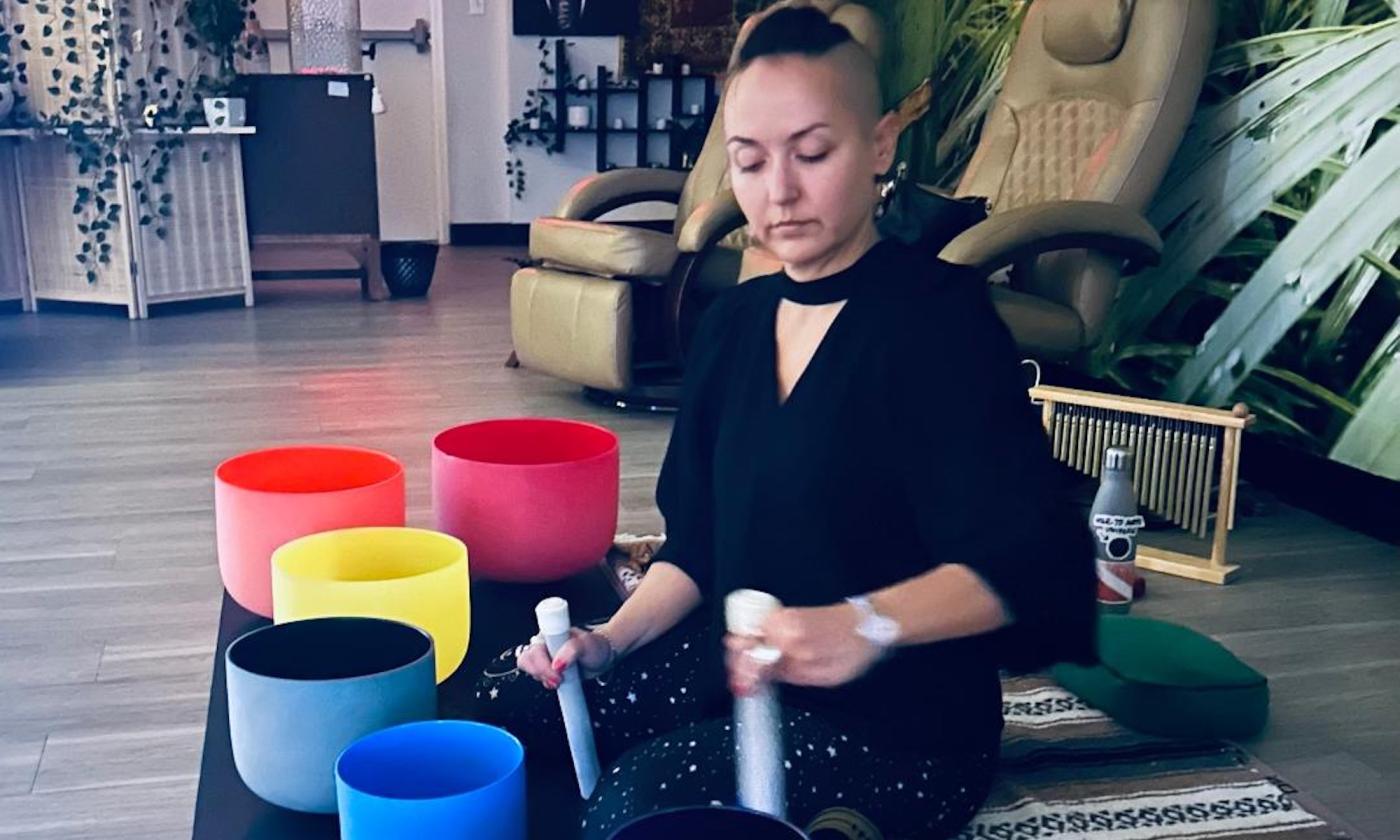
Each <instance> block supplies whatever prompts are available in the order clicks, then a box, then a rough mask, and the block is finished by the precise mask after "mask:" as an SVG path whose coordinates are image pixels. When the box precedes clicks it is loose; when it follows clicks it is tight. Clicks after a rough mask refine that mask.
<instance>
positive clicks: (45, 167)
mask: <svg viewBox="0 0 1400 840" xmlns="http://www.w3.org/2000/svg"><path fill="white" fill-rule="evenodd" d="M76 161H77V159H76V158H75V157H73V156H72V155H70V154H68V152H67V148H66V146H65V143H64V140H63V138H61V137H41V138H39V139H37V140H33V141H28V142H25V143H24V144H23V145H22V146H21V147H20V166H22V167H23V168H24V212H25V217H26V221H27V223H28V229H29V254H30V259H31V263H32V265H33V269H34V274H33V276H32V277H31V278H30V280H31V282H32V284H33V288H34V295H35V297H40V298H52V299H55V300H78V301H93V302H98V303H121V304H130V303H132V301H133V295H134V290H133V288H132V283H131V274H130V271H129V268H128V267H129V266H130V265H131V253H130V250H129V248H128V247H127V231H126V228H125V224H126V214H122V215H121V217H120V219H119V221H118V223H117V224H116V225H115V226H114V227H113V229H112V231H111V233H110V234H109V235H110V237H111V240H110V241H111V243H112V262H111V264H110V265H108V266H105V267H102V268H101V270H100V271H99V272H98V276H97V282H95V283H89V282H88V279H87V276H86V272H85V270H84V269H83V266H82V264H80V263H79V262H78V260H77V255H78V254H79V253H81V251H82V247H83V236H82V234H81V233H79V232H78V227H77V220H76V219H75V218H74V216H73V195H74V193H75V192H76V190H77V186H78V171H77V164H76Z"/></svg>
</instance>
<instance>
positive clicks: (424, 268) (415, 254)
mask: <svg viewBox="0 0 1400 840" xmlns="http://www.w3.org/2000/svg"><path fill="white" fill-rule="evenodd" d="M437 254H438V244H437V243H436V242H385V243H383V244H381V245H380V246H379V263H380V266H381V269H382V270H383V272H384V283H385V285H387V286H388V287H389V293H390V294H392V295H393V296H394V297H422V296H423V295H426V294H427V293H428V287H429V286H430V285H432V283H433V269H434V268H436V267H437Z"/></svg>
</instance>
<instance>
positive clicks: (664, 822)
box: [608, 805, 807, 840]
mask: <svg viewBox="0 0 1400 840" xmlns="http://www.w3.org/2000/svg"><path fill="white" fill-rule="evenodd" d="M715 837H735V838H740V837H742V838H743V840H807V835H805V834H803V833H802V832H801V831H799V830H798V828H797V826H795V825H793V824H792V823H789V822H785V821H783V820H780V819H778V818H777V817H770V816H768V815H767V814H762V813H759V812H758V811H750V810H748V809H747V808H733V807H729V806H718V805H702V806H696V807H690V808H670V809H667V810H665V811H656V812H654V813H650V814H647V815H646V816H642V817H638V818H637V819H635V820H632V821H631V822H629V823H627V824H626V825H624V826H623V827H622V828H619V829H618V830H617V831H614V832H613V833H612V835H611V836H610V837H609V838H608V840H713V838H715Z"/></svg>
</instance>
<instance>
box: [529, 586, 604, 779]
mask: <svg viewBox="0 0 1400 840" xmlns="http://www.w3.org/2000/svg"><path fill="white" fill-rule="evenodd" d="M535 617H536V618H538V619H539V622H540V635H542V636H544V643H545V645H546V646H547V647H548V648H549V656H550V658H551V660H552V659H553V658H554V657H556V656H558V655H559V648H561V647H563V646H564V643H565V642H567V641H568V640H569V628H570V627H572V626H573V625H572V624H571V623H570V621H569V602H568V601H565V600H564V599H563V598H546V599H544V600H543V601H540V603H539V605H538V606H536V607H535ZM558 694H559V712H560V713H561V714H562V715H563V717H564V733H565V734H566V735H567V736H568V738H569V753H570V754H571V755H572V756H573V759H574V773H576V774H577V775H578V792H579V795H580V796H582V797H583V798H584V799H587V798H588V797H590V796H592V795H593V788H594V786H595V785H597V784H598V749H597V747H595V746H594V744H593V723H592V721H591V720H589V717H588V703H587V701H586V700H584V697H583V677H582V676H581V675H580V674H579V672H578V664H577V663H571V664H570V665H569V667H568V668H566V669H564V676H563V679H562V680H561V682H560V683H559V689H558Z"/></svg>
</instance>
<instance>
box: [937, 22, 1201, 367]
mask: <svg viewBox="0 0 1400 840" xmlns="http://www.w3.org/2000/svg"><path fill="white" fill-rule="evenodd" d="M1215 24H1216V8H1215V0H1036V2H1034V3H1033V4H1032V5H1031V7H1030V9H1029V10H1028V11H1027V13H1026V18H1025V22H1024V24H1023V25H1022V29H1021V32H1020V35H1019V36H1018V38H1017V40H1016V43H1015V45H1014V47H1013V49H1012V53H1011V58H1010V63H1009V64H1008V66H1007V70H1006V77H1005V81H1004V83H1003V87H1002V90H1001V93H1000V95H999V96H998V97H997V100H996V103H995V104H994V105H993V106H992V109H991V111H990V112H989V113H988V115H987V119H986V122H985V124H984V126H983V128H982V135H981V139H980V141H979V142H978V145H977V149H976V151H975V152H974V154H973V157H972V160H971V162H970V163H969V164H968V168H967V171H966V172H965V173H964V174H963V177H962V179H961V181H960V182H959V184H958V187H957V190H956V194H957V195H959V196H966V195H978V196H985V197H987V198H988V199H990V201H991V205H992V216H991V217H990V218H989V219H988V220H987V221H985V222H983V223H982V224H979V225H977V226H976V227H974V228H972V229H970V230H968V231H966V232H965V233H963V234H962V235H961V236H959V237H957V238H956V239H954V240H953V241H952V242H950V243H949V244H948V245H947V247H946V248H944V250H943V252H942V253H941V254H940V256H942V257H943V258H944V259H945V260H948V261H949V262H956V263H961V264H965V265H973V266H977V267H979V268H980V269H982V270H983V271H985V272H986V273H987V274H991V273H992V272H994V271H996V270H997V269H999V268H1002V267H1004V266H1006V265H1011V264H1013V263H1014V264H1016V270H1015V271H1013V272H1012V274H1011V283H1010V286H1009V287H1008V286H1002V285H997V286H993V288H992V295H993V300H994V301H995V303H996V307H997V311H998V312H999V313H1000V314H1001V316H1002V319H1003V320H1004V321H1006V322H1007V324H1008V326H1009V327H1010V328H1011V332H1012V334H1013V335H1014V336H1015V337H1016V340H1017V343H1018V345H1020V347H1021V349H1022V350H1023V351H1024V352H1027V353H1029V354H1031V355H1034V356H1036V357H1038V358H1042V359H1046V360H1051V361H1056V360H1059V361H1063V360H1067V359H1070V358H1072V357H1074V356H1075V355H1076V354H1080V353H1082V352H1083V351H1086V350H1088V349H1090V348H1092V347H1093V346H1094V344H1095V343H1096V342H1097V340H1098V338H1099V336H1100V335H1101V333H1102V330H1103V327H1104V323H1105V321H1106V320H1107V317H1108V314H1109V311H1110V309H1111V308H1112V305H1113V301H1114V298H1115V297H1116V295H1117V292H1118V281H1119V276H1120V273H1121V270H1122V268H1123V262H1124V258H1128V259H1129V261H1154V260H1155V259H1156V257H1157V256H1158V255H1159V254H1160V251H1161V240H1160V239H1159V238H1158V236H1157V233H1156V231H1154V230H1153V229H1152V227H1151V226H1150V225H1149V224H1148V223H1147V221H1146V220H1145V219H1143V218H1142V215H1141V214H1142V212H1143V211H1144V210H1145V209H1146V207H1147V205H1148V202H1150V201H1151V199H1152V195H1153V193H1155V192H1156V190H1157V186H1158V184H1159V183H1160V182H1161V179H1162V176H1163V175H1164V174H1165V172H1166V169H1167V165H1168V163H1170V161H1171V158H1172V155H1173V154H1175V152H1176V148H1177V145H1178V144H1179V143H1180V142H1181V137H1182V135H1183V134H1184V133H1185V131H1186V126H1187V123H1188V122H1190V119H1191V114H1192V112H1193V111H1194V109H1195V105H1196V97H1197V95H1198V94H1199V93H1200V90H1201V84H1202V81H1203V80H1204V78H1205V73H1206V68H1207V66H1208V64H1209V61H1210V54H1211V50H1212V48H1213V46H1214V42H1215ZM934 95H937V93H936V92H935V94H934ZM1056 249H1071V250H1056ZM1050 251H1053V253H1047V252H1050ZM1037 255H1039V256H1037Z"/></svg>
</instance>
